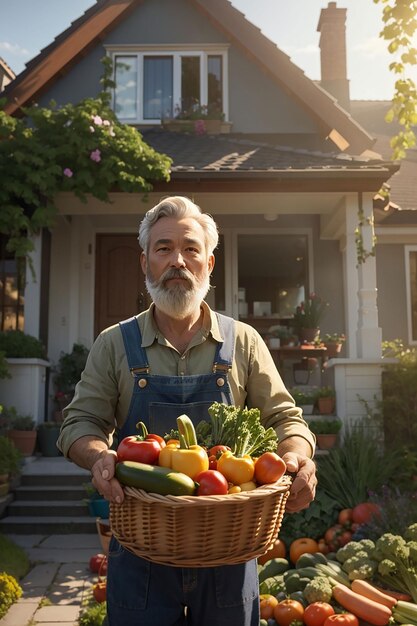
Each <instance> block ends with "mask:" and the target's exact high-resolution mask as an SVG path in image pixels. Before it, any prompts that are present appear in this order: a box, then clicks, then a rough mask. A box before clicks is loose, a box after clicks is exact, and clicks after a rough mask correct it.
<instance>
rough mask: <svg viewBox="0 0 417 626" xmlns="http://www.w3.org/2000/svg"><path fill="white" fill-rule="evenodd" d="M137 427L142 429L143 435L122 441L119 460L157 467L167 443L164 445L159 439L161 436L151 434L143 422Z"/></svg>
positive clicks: (118, 452)
mask: <svg viewBox="0 0 417 626" xmlns="http://www.w3.org/2000/svg"><path fill="white" fill-rule="evenodd" d="M137 426H138V427H140V428H141V429H142V435H131V436H129V437H125V438H124V439H122V440H121V442H120V443H119V445H118V448H117V460H118V461H137V462H138V463H147V464H148V465H157V464H158V459H159V453H160V452H161V450H162V448H163V447H164V446H165V441H164V443H163V444H162V443H161V442H160V441H159V439H157V438H159V435H154V434H149V433H148V430H147V428H146V426H145V424H144V423H143V422H138V424H137ZM161 439H162V437H161Z"/></svg>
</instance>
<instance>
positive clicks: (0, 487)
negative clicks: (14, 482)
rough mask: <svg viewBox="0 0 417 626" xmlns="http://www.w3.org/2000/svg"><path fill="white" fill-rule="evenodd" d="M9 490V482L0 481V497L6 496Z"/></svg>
mask: <svg viewBox="0 0 417 626" xmlns="http://www.w3.org/2000/svg"><path fill="white" fill-rule="evenodd" d="M9 490H10V483H1V484H0V498H4V496H7V494H8V493H9Z"/></svg>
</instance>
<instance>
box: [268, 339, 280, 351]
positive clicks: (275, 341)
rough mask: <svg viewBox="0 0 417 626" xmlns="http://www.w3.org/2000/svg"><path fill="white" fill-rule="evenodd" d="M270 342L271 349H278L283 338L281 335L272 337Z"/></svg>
mask: <svg viewBox="0 0 417 626" xmlns="http://www.w3.org/2000/svg"><path fill="white" fill-rule="evenodd" d="M268 344H269V347H270V349H271V350H277V349H278V348H280V347H281V339H280V338H279V337H270V338H269V340H268Z"/></svg>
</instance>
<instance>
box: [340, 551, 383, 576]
mask: <svg viewBox="0 0 417 626" xmlns="http://www.w3.org/2000/svg"><path fill="white" fill-rule="evenodd" d="M377 567H378V564H377V562H376V561H374V560H373V559H371V558H369V556H368V554H367V552H365V551H364V550H362V551H360V552H357V553H356V555H355V556H352V557H350V559H347V560H346V561H345V562H344V563H343V565H342V569H343V570H344V571H345V572H347V574H348V576H349V580H356V579H358V580H366V579H368V578H372V576H373V575H374V574H375V572H376V570H377Z"/></svg>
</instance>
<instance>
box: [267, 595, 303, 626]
mask: <svg viewBox="0 0 417 626" xmlns="http://www.w3.org/2000/svg"><path fill="white" fill-rule="evenodd" d="M303 615H304V607H303V605H302V604H301V602H298V600H290V598H287V599H286V600H281V602H278V604H277V605H276V607H275V608H274V619H275V621H276V622H277V624H278V626H290V624H291V622H293V621H294V620H296V621H300V622H302V621H303Z"/></svg>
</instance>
